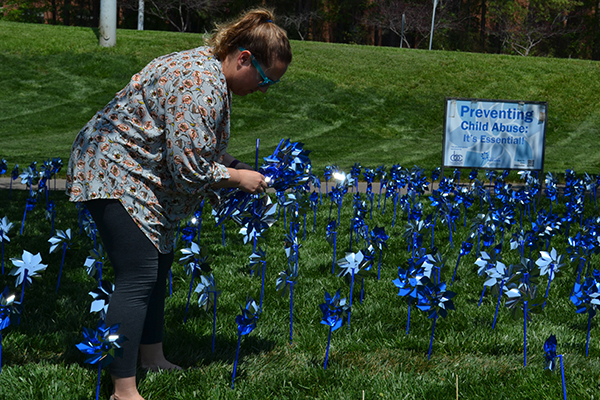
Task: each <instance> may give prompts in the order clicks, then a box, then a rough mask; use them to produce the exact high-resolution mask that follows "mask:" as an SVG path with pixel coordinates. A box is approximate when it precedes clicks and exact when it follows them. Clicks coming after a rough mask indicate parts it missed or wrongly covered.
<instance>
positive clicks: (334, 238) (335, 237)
mask: <svg viewBox="0 0 600 400" xmlns="http://www.w3.org/2000/svg"><path fill="white" fill-rule="evenodd" d="M336 245H337V231H335V232H333V266H332V267H331V273H332V274H335V247H336Z"/></svg>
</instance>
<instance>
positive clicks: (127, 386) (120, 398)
mask: <svg viewBox="0 0 600 400" xmlns="http://www.w3.org/2000/svg"><path fill="white" fill-rule="evenodd" d="M112 380H113V385H114V386H115V393H113V395H112V396H110V400H144V398H143V397H142V396H140V394H139V393H138V390H137V386H136V381H135V376H130V377H127V378H117V377H114V376H113V377H112Z"/></svg>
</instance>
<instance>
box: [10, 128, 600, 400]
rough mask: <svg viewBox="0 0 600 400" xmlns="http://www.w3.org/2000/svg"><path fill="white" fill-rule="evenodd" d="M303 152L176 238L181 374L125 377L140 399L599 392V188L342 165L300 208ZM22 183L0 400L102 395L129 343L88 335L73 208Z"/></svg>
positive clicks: (92, 290) (86, 292)
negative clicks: (40, 382) (4, 398)
mask: <svg viewBox="0 0 600 400" xmlns="http://www.w3.org/2000/svg"><path fill="white" fill-rule="evenodd" d="M309 153H310V152H309V151H308V150H306V149H304V148H303V145H302V144H301V143H294V142H290V141H289V140H282V141H281V142H280V144H279V146H277V148H276V149H275V151H274V152H273V154H272V155H271V156H269V157H266V158H265V159H264V162H263V163H262V166H261V167H260V169H261V171H262V172H263V173H264V174H265V175H266V176H267V177H268V180H269V182H270V184H271V187H272V188H273V191H272V193H270V194H269V198H268V199H267V198H261V197H258V198H257V197H255V196H251V195H248V194H244V193H241V192H238V191H230V192H228V193H227V194H226V195H225V196H224V198H225V201H224V203H223V205H222V206H221V207H220V208H218V209H216V210H211V209H210V207H208V206H206V205H204V206H203V207H202V208H201V209H200V210H199V211H198V212H197V213H195V214H194V215H193V216H191V217H190V218H189V220H186V221H182V223H181V226H180V230H179V231H178V234H177V236H176V237H175V238H174V240H175V241H176V243H177V249H178V250H177V253H176V260H179V262H176V263H175V264H174V266H173V269H172V273H171V277H170V280H169V285H170V291H169V298H168V300H167V313H166V315H167V320H166V331H167V336H166V338H165V340H166V342H165V347H166V348H167V353H168V354H170V355H171V358H172V359H173V361H174V362H177V363H179V364H181V365H182V366H184V367H185V368H186V370H185V371H184V372H177V373H173V374H153V373H149V374H148V375H145V374H142V375H141V376H142V377H143V379H142V382H141V384H140V385H141V386H140V387H141V390H142V392H143V391H144V390H147V391H148V392H149V393H152V394H153V395H156V396H158V397H159V398H186V396H193V393H202V396H206V397H207V398H208V397H210V398H221V397H223V398H234V397H235V398H237V397H238V396H240V395H243V396H245V397H249V398H267V397H269V396H270V395H271V394H272V393H277V395H276V396H281V397H285V396H290V397H303V396H307V397H322V398H356V397H359V394H360V393H362V391H363V390H364V391H365V392H366V393H368V394H369V397H371V398H372V397H374V396H379V395H381V396H383V397H384V398H400V397H403V396H408V397H410V396H412V397H415V398H418V397H425V398H433V397H436V398H437V397H444V398H448V397H450V396H453V395H454V394H455V392H456V390H458V392H459V393H462V394H463V395H464V396H465V397H467V398H468V397H470V396H473V397H477V396H479V395H480V394H481V393H484V392H485V393H486V394H490V395H492V394H493V393H495V394H497V397H498V398H509V397H510V398H536V397H537V398H543V397H545V396H548V397H552V398H558V397H559V396H563V394H564V395H565V397H566V394H568V395H569V396H574V398H579V397H581V396H588V397H589V394H590V393H593V392H594V391H595V390H597V389H598V387H597V385H598V383H597V382H598V371H599V370H600V361H599V360H600V358H599V357H600V334H599V333H598V322H597V319H596V318H594V316H595V315H596V313H597V311H598V308H599V307H600V272H599V271H598V264H597V261H598V255H597V253H598V250H599V249H600V241H599V240H598V232H599V229H600V221H599V220H598V217H597V215H599V214H598V212H597V202H596V188H597V186H598V180H597V177H595V176H590V175H588V174H585V173H583V172H582V173H576V172H575V171H570V170H567V171H566V172H565V173H564V174H561V175H559V174H550V173H549V174H548V175H546V176H536V175H535V174H534V173H522V174H519V175H516V174H514V175H510V176H509V175H508V173H505V172H503V171H495V173H492V172H491V171H477V170H474V171H469V172H470V174H469V177H468V179H465V178H463V181H462V182H461V181H459V176H460V174H459V173H458V172H456V173H454V174H450V175H448V174H446V176H440V175H439V172H438V171H433V172H432V171H425V170H423V169H420V168H418V167H413V168H410V169H407V168H404V167H401V166H399V165H391V166H383V165H381V166H373V168H364V169H363V168H362V166H360V164H358V163H356V164H355V165H354V167H352V168H351V170H350V172H349V173H348V174H346V173H345V172H344V171H342V170H341V169H340V168H338V167H337V166H330V167H328V168H327V169H326V170H325V171H322V172H323V176H324V177H325V180H326V182H325V185H323V186H324V187H323V188H322V189H323V193H318V190H317V189H315V188H318V184H319V182H318V179H317V177H316V175H315V174H317V173H319V171H313V170H312V169H311V165H310V158H309ZM4 163H6V162H4ZM375 171H377V172H376V173H375ZM25 172H26V173H25V175H26V176H25V175H23V174H21V175H22V176H21V179H24V180H25V181H26V183H27V184H28V185H30V190H29V191H14V190H13V191H11V192H9V191H0V204H1V210H2V211H3V213H5V215H2V219H1V225H0V237H1V238H2V245H3V260H2V261H3V264H4V265H5V267H6V268H5V271H4V274H2V275H1V281H0V283H1V284H2V287H4V286H6V287H7V289H5V290H4V292H3V294H2V299H1V301H2V304H1V307H2V308H1V309H0V329H1V331H0V334H1V335H2V336H0V338H1V339H2V341H1V342H0V345H1V347H0V351H1V353H0V354H1V355H2V358H1V359H0V360H1V362H2V364H1V366H2V369H1V370H0V371H1V372H0V388H1V389H0V390H2V392H1V393H9V392H10V393H16V392H18V391H23V390H26V389H25V387H24V383H23V377H26V378H25V379H26V382H29V383H28V385H33V386H35V385H36V383H35V382H36V380H37V379H39V376H38V375H39V374H40V373H41V372H40V370H38V369H36V368H35V367H34V366H35V365H43V366H45V367H44V368H45V369H48V370H50V371H54V372H52V374H53V375H54V376H53V379H54V380H55V381H56V382H59V385H60V387H61V390H60V393H58V392H57V394H59V395H61V396H64V398H91V397H93V396H99V398H102V396H108V394H109V393H108V390H109V387H110V385H109V384H108V380H109V377H108V374H106V373H104V374H103V372H102V367H104V366H105V365H107V364H108V363H109V362H110V360H111V359H112V357H118V356H119V346H120V344H121V343H122V342H123V341H124V340H127V338H124V337H121V336H119V335H118V326H111V327H107V326H105V325H104V322H103V316H104V312H105V311H106V307H107V305H108V304H109V302H110V293H111V292H112V284H111V283H110V282H111V279H112V276H111V275H112V271H111V268H110V267H109V265H108V264H109V260H108V259H107V258H106V255H105V253H104V252H103V250H102V243H101V241H100V239H99V237H97V236H96V234H95V227H94V223H93V220H91V219H90V218H89V215H88V214H87V213H86V211H85V208H84V207H81V206H78V205H75V204H70V203H68V202H67V201H66V200H65V198H64V194H63V193H62V192H61V191H53V190H48V188H47V185H40V184H39V181H38V180H39V173H38V174H37V175H36V164H35V163H32V164H31V165H30V166H29V167H27V169H26V171H25ZM363 173H364V177H363ZM510 179H512V180H510ZM359 180H364V181H366V182H367V184H368V186H369V187H368V189H367V191H366V192H365V193H359V192H358V189H357V185H356V183H357V181H359ZM432 181H433V182H434V184H435V185H432ZM372 183H379V184H380V185H381V187H382V193H381V195H379V194H378V193H374V191H373V189H372V186H371V184H372ZM326 188H327V190H328V191H327V192H326V191H325V189H326ZM432 189H433V191H432ZM49 204H53V206H52V212H51V213H49V212H48V207H49V206H48V205H49ZM24 213H26V218H25V214H24ZM19 224H20V225H19ZM21 232H22V233H21ZM330 293H334V295H331V294H330ZM323 295H325V303H323ZM253 299H257V300H256V301H255V300H253ZM258 299H260V300H258ZM240 309H241V314H240ZM440 317H441V318H440ZM323 325H326V326H328V327H329V329H325V328H323ZM551 334H553V335H555V336H553V337H554V339H552V340H554V341H552V340H550V339H549V340H550V341H549V342H546V339H547V338H548V337H549V336H550V335H551ZM243 336H245V338H244V340H242V337H243ZM557 340H558V342H559V343H560V348H561V352H562V354H561V355H560V361H561V372H562V374H561V373H555V374H546V373H544V366H545V362H546V363H547V364H548V365H551V366H552V368H548V369H550V370H555V371H556V370H558V369H559V368H556V367H555V361H554V358H555V357H558V356H556V344H555V343H556V341H557ZM78 350H80V351H81V352H83V353H84V354H82V353H81V352H80V351H78ZM544 353H546V354H544ZM86 363H88V364H93V366H92V367H89V366H87V365H86ZM35 371H37V372H35ZM32 374H33V375H32ZM420 381H432V382H433V381H435V382H437V383H436V384H432V383H427V384H424V385H423V386H419V384H418V382H420ZM457 382H458V383H457ZM563 382H565V383H564V385H563ZM105 383H106V384H105ZM457 387H458V389H457ZM482 387H483V388H485V390H482V389H481V388H482ZM563 388H564V389H563ZM35 390H36V391H37V393H50V392H49V391H51V390H52V389H50V388H35ZM563 390H564V391H563ZM196 391H199V392H196ZM519 391H522V394H520V393H519ZM169 396H171V397H169ZM22 398H29V397H26V396H25V397H22ZM58 398H60V397H58Z"/></svg>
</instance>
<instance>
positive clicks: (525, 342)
mask: <svg viewBox="0 0 600 400" xmlns="http://www.w3.org/2000/svg"><path fill="white" fill-rule="evenodd" d="M523 366H524V367H526V366H527V300H525V302H524V303H523Z"/></svg>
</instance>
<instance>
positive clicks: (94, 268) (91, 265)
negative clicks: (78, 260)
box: [83, 244, 110, 285]
mask: <svg viewBox="0 0 600 400" xmlns="http://www.w3.org/2000/svg"><path fill="white" fill-rule="evenodd" d="M109 262H110V260H109V259H108V254H107V253H106V251H104V248H103V247H102V245H101V244H98V248H96V249H92V250H90V255H89V256H87V258H86V259H85V261H84V262H83V266H84V267H85V268H86V272H87V274H88V275H89V276H91V277H95V278H96V279H97V280H98V285H100V284H102V270H103V268H104V266H105V265H106V264H108V263H109Z"/></svg>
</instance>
